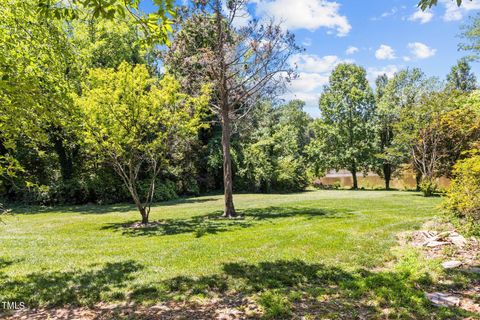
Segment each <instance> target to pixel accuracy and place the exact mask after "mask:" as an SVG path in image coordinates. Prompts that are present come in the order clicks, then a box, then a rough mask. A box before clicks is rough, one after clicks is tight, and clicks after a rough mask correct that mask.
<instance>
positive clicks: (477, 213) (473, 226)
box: [444, 148, 480, 234]
mask: <svg viewBox="0 0 480 320" xmlns="http://www.w3.org/2000/svg"><path fill="white" fill-rule="evenodd" d="M453 174H454V176H455V178H454V179H453V181H452V185H451V186H450V188H449V190H448V193H447V197H446V199H445V201H444V207H445V208H446V209H448V210H449V211H450V212H451V213H452V214H453V215H454V216H455V217H457V218H460V219H461V220H462V221H463V223H462V226H463V228H465V229H467V230H468V231H470V232H472V233H475V234H480V151H479V149H478V148H477V149H476V150H473V151H472V152H471V156H470V157H469V158H467V159H464V160H461V161H459V162H457V164H456V165H455V167H454V172H453Z"/></svg>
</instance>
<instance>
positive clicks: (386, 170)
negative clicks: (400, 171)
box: [383, 163, 392, 190]
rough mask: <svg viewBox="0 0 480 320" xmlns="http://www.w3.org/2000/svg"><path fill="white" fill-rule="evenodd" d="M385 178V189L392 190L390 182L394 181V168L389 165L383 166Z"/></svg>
mask: <svg viewBox="0 0 480 320" xmlns="http://www.w3.org/2000/svg"><path fill="white" fill-rule="evenodd" d="M383 178H384V179H385V189H386V190H390V180H391V179H392V166H391V165H390V164H389V163H384V164H383Z"/></svg>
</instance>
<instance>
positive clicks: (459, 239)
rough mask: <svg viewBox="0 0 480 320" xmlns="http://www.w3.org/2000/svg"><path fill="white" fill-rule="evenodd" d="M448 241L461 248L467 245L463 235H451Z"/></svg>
mask: <svg viewBox="0 0 480 320" xmlns="http://www.w3.org/2000/svg"><path fill="white" fill-rule="evenodd" d="M448 241H450V242H451V243H453V244H454V245H456V246H457V247H460V248H461V247H464V246H465V245H466V244H467V239H465V238H464V237H463V236H462V235H459V234H458V233H456V234H454V235H452V234H451V235H450V236H449V237H448Z"/></svg>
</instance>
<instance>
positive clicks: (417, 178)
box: [415, 172, 422, 191]
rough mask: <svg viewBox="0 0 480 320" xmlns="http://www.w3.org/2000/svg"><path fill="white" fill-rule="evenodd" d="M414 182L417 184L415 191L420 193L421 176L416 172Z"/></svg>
mask: <svg viewBox="0 0 480 320" xmlns="http://www.w3.org/2000/svg"><path fill="white" fill-rule="evenodd" d="M415 181H416V183H417V187H416V190H417V191H420V189H421V188H420V184H421V183H422V174H421V173H420V172H417V175H416V176H415Z"/></svg>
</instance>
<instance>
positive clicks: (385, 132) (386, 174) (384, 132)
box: [375, 74, 393, 190]
mask: <svg viewBox="0 0 480 320" xmlns="http://www.w3.org/2000/svg"><path fill="white" fill-rule="evenodd" d="M375 84H376V92H375V93H376V94H375V101H376V104H377V108H378V105H379V104H380V102H381V101H382V100H383V96H384V95H385V90H386V88H387V85H388V77H387V75H386V74H383V75H381V76H378V78H377V79H376V80H375ZM377 113H378V114H377V121H378V128H377V130H378V135H379V139H378V140H379V141H378V142H379V155H378V158H379V159H380V161H381V172H379V173H380V174H381V176H383V179H384V180H385V189H386V190H389V189H390V180H391V178H392V165H391V163H390V162H389V161H388V160H387V159H386V158H385V157H384V156H383V155H384V153H385V150H386V149H387V148H388V146H389V143H390V141H391V138H392V136H393V128H392V126H391V125H389V119H387V117H388V116H387V114H386V113H384V112H382V111H381V110H378V111H377Z"/></svg>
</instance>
